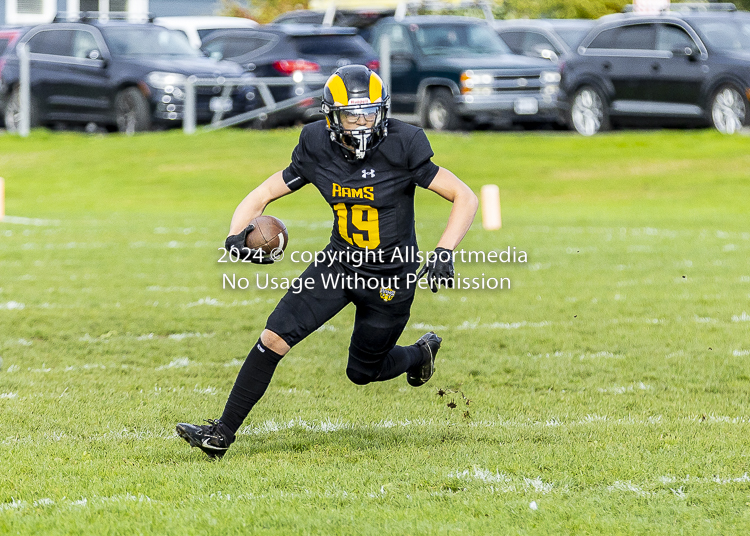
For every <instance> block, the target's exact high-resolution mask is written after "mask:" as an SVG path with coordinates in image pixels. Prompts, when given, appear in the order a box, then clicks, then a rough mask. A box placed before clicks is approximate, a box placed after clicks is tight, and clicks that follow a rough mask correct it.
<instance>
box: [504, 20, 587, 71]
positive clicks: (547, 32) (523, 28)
mask: <svg viewBox="0 0 750 536" xmlns="http://www.w3.org/2000/svg"><path fill="white" fill-rule="evenodd" d="M595 24H596V21H593V20H587V19H517V20H498V21H495V22H494V23H493V27H494V28H495V31H496V32H497V34H498V35H499V36H500V39H502V40H503V41H504V42H505V44H506V45H508V48H510V49H511V50H512V51H513V53H514V54H520V55H522V56H530V57H532V58H544V59H547V60H550V61H558V60H559V59H560V58H561V57H562V56H564V55H566V54H570V53H571V52H573V51H575V50H576V49H577V48H578V45H579V44H580V43H581V41H582V40H583V38H584V37H586V34H588V33H589V31H590V30H591V28H592V27H593V26H594V25H595Z"/></svg>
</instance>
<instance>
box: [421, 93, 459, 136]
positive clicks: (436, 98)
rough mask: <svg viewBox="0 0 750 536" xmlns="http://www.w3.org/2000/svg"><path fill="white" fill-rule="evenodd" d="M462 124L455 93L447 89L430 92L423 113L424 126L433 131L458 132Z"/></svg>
mask: <svg viewBox="0 0 750 536" xmlns="http://www.w3.org/2000/svg"><path fill="white" fill-rule="evenodd" d="M460 124H461V120H460V118H459V117H458V114H457V113H456V103H455V102H454V100H453V93H451V91H450V90H449V89H446V88H440V89H433V90H432V91H430V93H429V96H428V99H427V104H426V105H425V106H424V109H423V111H422V125H423V126H424V127H425V128H431V129H433V130H456V129H457V128H459V126H460Z"/></svg>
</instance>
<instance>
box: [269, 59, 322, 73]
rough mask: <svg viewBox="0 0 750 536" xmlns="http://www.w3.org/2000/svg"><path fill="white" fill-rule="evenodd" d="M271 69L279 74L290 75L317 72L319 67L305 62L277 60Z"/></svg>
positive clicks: (310, 62) (313, 63)
mask: <svg viewBox="0 0 750 536" xmlns="http://www.w3.org/2000/svg"><path fill="white" fill-rule="evenodd" d="M273 68H274V69H276V70H277V71H279V72H280V73H281V74H286V75H291V74H292V73H293V72H295V71H307V72H318V71H320V65H318V64H317V63H315V62H312V61H307V60H279V61H275V62H273Z"/></svg>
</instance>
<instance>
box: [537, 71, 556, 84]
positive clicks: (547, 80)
mask: <svg viewBox="0 0 750 536" xmlns="http://www.w3.org/2000/svg"><path fill="white" fill-rule="evenodd" d="M539 81H540V82H541V83H542V84H545V85H548V84H559V83H560V73H558V72H557V71H542V74H541V75H539Z"/></svg>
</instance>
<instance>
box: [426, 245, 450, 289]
mask: <svg viewBox="0 0 750 536" xmlns="http://www.w3.org/2000/svg"><path fill="white" fill-rule="evenodd" d="M425 274H427V281H428V282H429V283H430V290H432V292H437V291H438V289H440V287H441V286H444V287H445V288H453V275H454V274H453V251H451V250H450V249H445V248H435V254H434V255H428V257H427V261H426V262H425V263H424V266H422V269H421V270H420V271H419V273H418V274H417V280H420V279H422V277H423V276H424V275H425Z"/></svg>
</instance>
